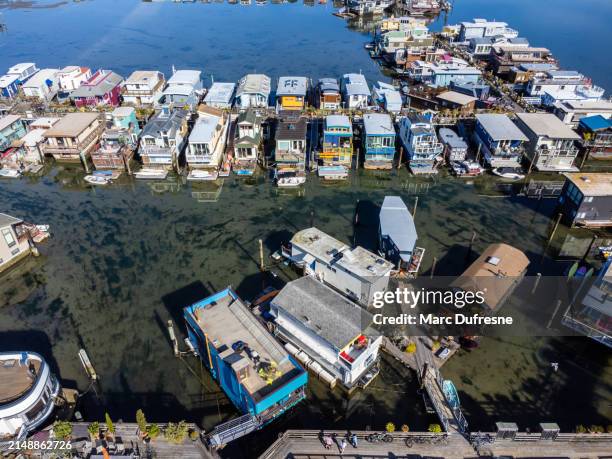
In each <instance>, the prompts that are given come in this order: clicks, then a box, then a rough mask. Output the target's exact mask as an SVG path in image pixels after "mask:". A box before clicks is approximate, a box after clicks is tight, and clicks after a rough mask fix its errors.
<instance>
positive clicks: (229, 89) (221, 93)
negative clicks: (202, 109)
mask: <svg viewBox="0 0 612 459" xmlns="http://www.w3.org/2000/svg"><path fill="white" fill-rule="evenodd" d="M235 89H236V83H220V82H215V83H213V84H212V86H211V87H210V89H209V90H208V93H207V94H206V97H204V102H205V103H207V104H210V103H222V104H229V103H230V102H231V101H232V97H233V96H234V90H235Z"/></svg>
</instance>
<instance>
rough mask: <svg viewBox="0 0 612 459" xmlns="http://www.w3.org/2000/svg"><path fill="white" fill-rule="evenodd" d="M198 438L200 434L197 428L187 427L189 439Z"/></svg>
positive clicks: (195, 439) (194, 439)
mask: <svg viewBox="0 0 612 459" xmlns="http://www.w3.org/2000/svg"><path fill="white" fill-rule="evenodd" d="M199 438H200V434H199V432H198V431H197V429H189V439H190V440H191V441H197V440H198V439H199Z"/></svg>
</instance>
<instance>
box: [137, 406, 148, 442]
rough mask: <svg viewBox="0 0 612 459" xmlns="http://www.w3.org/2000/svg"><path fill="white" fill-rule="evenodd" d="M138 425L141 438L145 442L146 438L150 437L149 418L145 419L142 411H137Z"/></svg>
mask: <svg viewBox="0 0 612 459" xmlns="http://www.w3.org/2000/svg"><path fill="white" fill-rule="evenodd" d="M136 424H138V431H139V434H140V438H141V439H142V440H144V438H145V437H146V436H147V435H148V432H147V418H146V417H145V414H144V412H143V411H142V410H141V409H139V410H138V411H136Z"/></svg>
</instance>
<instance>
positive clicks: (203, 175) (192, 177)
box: [187, 169, 219, 182]
mask: <svg viewBox="0 0 612 459" xmlns="http://www.w3.org/2000/svg"><path fill="white" fill-rule="evenodd" d="M217 177H219V174H218V173H217V172H210V171H202V170H198V169H193V170H191V171H189V175H188V176H187V180H188V181H190V182H205V181H209V180H216V179H217Z"/></svg>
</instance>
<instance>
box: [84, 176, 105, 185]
mask: <svg viewBox="0 0 612 459" xmlns="http://www.w3.org/2000/svg"><path fill="white" fill-rule="evenodd" d="M84 180H85V181H86V182H87V183H89V184H90V185H108V184H109V183H110V178H109V177H107V176H104V175H86V176H85V178H84Z"/></svg>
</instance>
